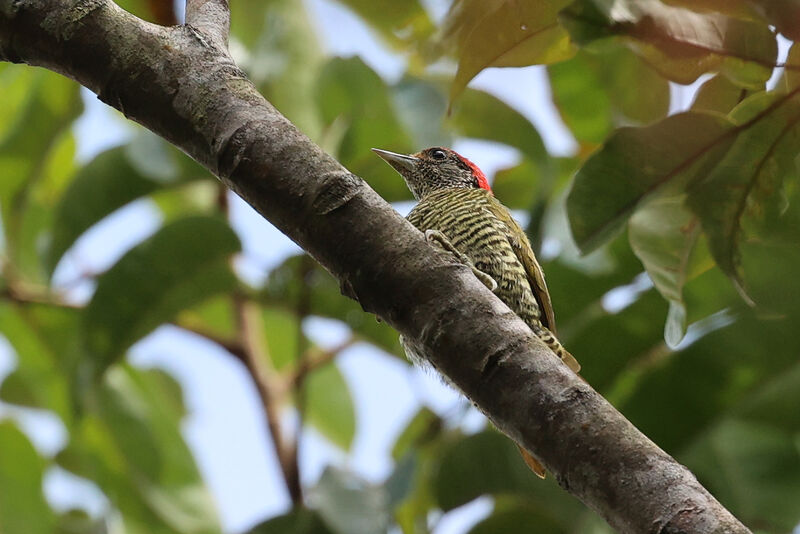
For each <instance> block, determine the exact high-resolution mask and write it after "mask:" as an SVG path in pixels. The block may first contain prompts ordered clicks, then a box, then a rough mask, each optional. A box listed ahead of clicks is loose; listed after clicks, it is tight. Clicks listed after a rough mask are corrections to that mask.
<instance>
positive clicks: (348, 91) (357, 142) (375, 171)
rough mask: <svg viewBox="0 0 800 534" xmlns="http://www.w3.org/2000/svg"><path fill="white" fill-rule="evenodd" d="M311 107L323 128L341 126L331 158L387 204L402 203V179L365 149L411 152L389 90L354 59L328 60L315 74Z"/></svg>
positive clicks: (405, 197)
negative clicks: (341, 134) (314, 97)
mask: <svg viewBox="0 0 800 534" xmlns="http://www.w3.org/2000/svg"><path fill="white" fill-rule="evenodd" d="M317 102H318V104H319V108H320V112H321V114H322V119H323V123H324V124H325V125H326V126H330V125H332V124H333V123H334V121H344V123H345V124H346V125H347V129H346V132H345V134H344V137H343V139H342V141H341V146H340V147H339V149H338V151H337V153H336V156H337V158H338V159H339V161H340V162H341V163H342V164H343V165H344V166H345V167H347V168H348V169H350V170H351V171H353V172H354V173H355V174H357V175H359V176H364V177H366V178H367V180H368V181H369V184H370V185H371V186H372V188H373V189H375V190H376V191H377V192H378V193H379V194H380V195H381V196H382V197H383V198H385V199H386V200H387V201H389V202H393V201H396V200H408V199H410V198H411V193H410V192H409V191H408V188H407V187H406V185H405V182H403V179H402V178H401V177H400V176H399V175H398V174H397V173H396V172H395V171H394V170H393V169H392V168H391V167H389V166H388V165H386V163H385V162H384V161H382V160H381V159H380V158H379V157H377V156H376V155H375V154H373V153H372V152H371V151H370V148H384V149H389V150H392V151H393V152H402V153H409V152H412V151H413V149H412V146H411V140H410V138H409V136H408V135H407V134H406V132H405V131H404V129H403V127H402V125H401V123H400V121H399V120H398V119H397V117H396V115H395V112H394V109H393V107H392V97H391V94H390V92H389V88H388V87H387V86H386V84H385V83H384V82H383V80H381V79H380V77H379V76H378V75H377V74H376V73H375V72H374V71H372V69H370V68H369V67H368V66H367V65H366V64H365V63H364V62H363V61H362V60H361V59H360V58H357V57H353V58H349V59H342V58H336V59H332V60H331V61H330V62H329V63H328V64H327V65H325V66H324V67H323V69H322V72H321V73H320V78H319V82H318V84H317Z"/></svg>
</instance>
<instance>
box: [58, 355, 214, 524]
mask: <svg viewBox="0 0 800 534" xmlns="http://www.w3.org/2000/svg"><path fill="white" fill-rule="evenodd" d="M179 392H180V387H179V386H178V385H177V383H175V381H174V380H173V379H172V378H170V377H169V376H168V375H166V374H164V373H163V372H161V371H155V370H147V371H143V370H138V369H135V368H133V367H131V366H128V365H120V366H115V367H113V368H111V369H110V370H109V371H108V373H106V374H105V376H104V381H103V383H102V384H100V385H99V387H98V389H97V390H95V391H93V392H92V393H93V395H94V396H95V398H94V399H93V402H90V403H88V404H87V409H88V410H87V412H86V413H85V415H84V417H83V419H82V420H81V422H80V425H79V426H78V427H77V428H76V429H75V431H74V432H73V433H72V434H71V440H70V443H69V444H68V446H67V448H66V449H65V450H64V451H63V452H61V453H60V454H59V456H58V461H59V463H60V464H61V465H62V466H64V467H65V468H66V469H68V470H70V471H72V472H73V473H75V474H77V475H79V476H83V477H85V478H88V479H90V480H92V481H94V482H95V483H97V485H98V486H100V488H101V489H102V490H103V491H104V493H105V494H106V496H108V498H109V499H110V500H111V502H112V504H113V505H114V507H115V508H117V509H118V510H119V511H120V512H121V514H120V516H119V517H120V519H121V521H122V523H123V525H124V527H125V528H126V532H128V531H132V532H143V533H144V532H154V533H158V534H161V533H165V534H166V533H173V532H183V533H187V534H188V533H191V534H211V533H218V532H220V527H219V523H218V519H217V517H216V513H215V510H214V505H213V502H212V500H211V496H210V495H209V493H208V491H207V490H206V488H205V487H204V485H203V482H202V479H201V477H200V474H199V472H198V470H197V467H196V466H195V463H194V460H193V458H192V455H191V452H190V451H189V448H188V447H187V446H186V444H185V443H184V441H183V438H182V437H181V433H180V422H181V421H180V420H181V417H182V416H183V415H184V413H185V409H184V407H183V403H182V401H181V398H180V393H179ZM128 529H130V530H128Z"/></svg>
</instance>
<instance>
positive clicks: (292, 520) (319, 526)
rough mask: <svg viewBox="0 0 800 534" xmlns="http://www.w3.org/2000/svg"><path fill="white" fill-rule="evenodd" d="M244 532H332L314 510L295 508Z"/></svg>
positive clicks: (283, 533) (327, 533)
mask: <svg viewBox="0 0 800 534" xmlns="http://www.w3.org/2000/svg"><path fill="white" fill-rule="evenodd" d="M245 534H333V531H332V530H330V529H329V528H328V527H327V526H325V523H324V522H323V521H322V519H320V517H319V515H317V513H316V512H313V511H311V510H308V509H306V508H297V509H294V510H292V511H291V512H289V513H288V514H284V515H280V516H277V517H273V518H272V519H268V520H267V521H264V522H263V523H259V524H258V525H256V526H254V527H253V528H251V529H250V530H248V531H247V532H246V533H245Z"/></svg>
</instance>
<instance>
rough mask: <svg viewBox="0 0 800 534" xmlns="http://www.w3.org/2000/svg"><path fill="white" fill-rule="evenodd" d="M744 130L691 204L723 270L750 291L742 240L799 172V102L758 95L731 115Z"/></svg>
mask: <svg viewBox="0 0 800 534" xmlns="http://www.w3.org/2000/svg"><path fill="white" fill-rule="evenodd" d="M731 118H732V119H733V121H734V122H736V123H737V124H738V125H739V128H740V129H741V133H739V135H738V136H737V137H736V140H735V142H734V143H733V145H732V146H731V148H730V150H729V151H728V152H727V153H726V154H725V157H724V158H722V159H721V160H720V161H719V162H718V164H717V165H716V166H715V167H714V168H713V169H710V172H709V174H708V176H707V177H706V178H704V179H703V180H702V181H701V182H699V183H698V184H697V185H696V186H693V187H691V188H690V189H689V197H688V204H689V207H690V208H691V209H692V211H693V212H694V213H695V214H697V216H698V217H699V218H700V220H701V222H702V224H703V230H704V231H705V233H706V234H707V235H708V238H709V248H710V250H711V253H712V254H713V256H714V259H715V260H716V261H717V264H718V265H719V266H720V268H721V269H722V270H723V271H724V272H725V273H726V274H727V275H728V276H730V277H731V278H732V280H733V281H734V283H736V285H737V287H738V288H739V289H740V290H741V291H742V293H743V294H746V288H745V285H744V281H743V279H742V272H741V266H740V254H739V240H740V234H741V231H742V225H743V224H746V222H747V221H746V219H747V218H749V217H760V216H761V213H762V212H763V201H764V199H765V198H767V197H769V196H771V195H774V194H775V193H776V192H777V191H779V190H780V188H781V184H782V181H783V180H784V179H785V178H787V177H790V176H796V173H797V165H796V163H795V160H796V156H797V147H798V146H800V124H799V123H800V102H798V100H797V99H796V98H788V97H787V96H784V95H780V94H757V95H754V96H753V97H751V98H748V99H747V100H745V101H744V102H743V103H742V104H741V105H740V106H739V107H737V108H736V109H735V110H734V111H733V112H732V113H731Z"/></svg>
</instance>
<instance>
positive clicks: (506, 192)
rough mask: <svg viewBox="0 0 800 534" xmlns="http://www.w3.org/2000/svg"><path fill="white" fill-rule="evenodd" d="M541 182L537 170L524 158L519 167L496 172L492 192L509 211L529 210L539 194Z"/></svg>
mask: <svg viewBox="0 0 800 534" xmlns="http://www.w3.org/2000/svg"><path fill="white" fill-rule="evenodd" d="M541 181H542V176H541V174H540V170H539V168H538V167H537V166H535V165H533V163H531V161H530V160H529V159H527V158H525V159H523V160H522V162H521V163H520V164H519V165H515V166H514V167H509V168H507V169H502V170H499V171H497V174H495V175H494V180H493V181H492V191H493V192H494V195H495V196H496V197H497V198H498V199H499V200H500V202H502V203H503V204H504V205H505V206H506V207H508V208H509V209H512V210H514V209H517V210H524V209H529V208H530V207H531V206H533V203H534V202H535V201H536V198H537V196H539V194H540V193H541V189H542V188H541V183H540V182H541Z"/></svg>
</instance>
